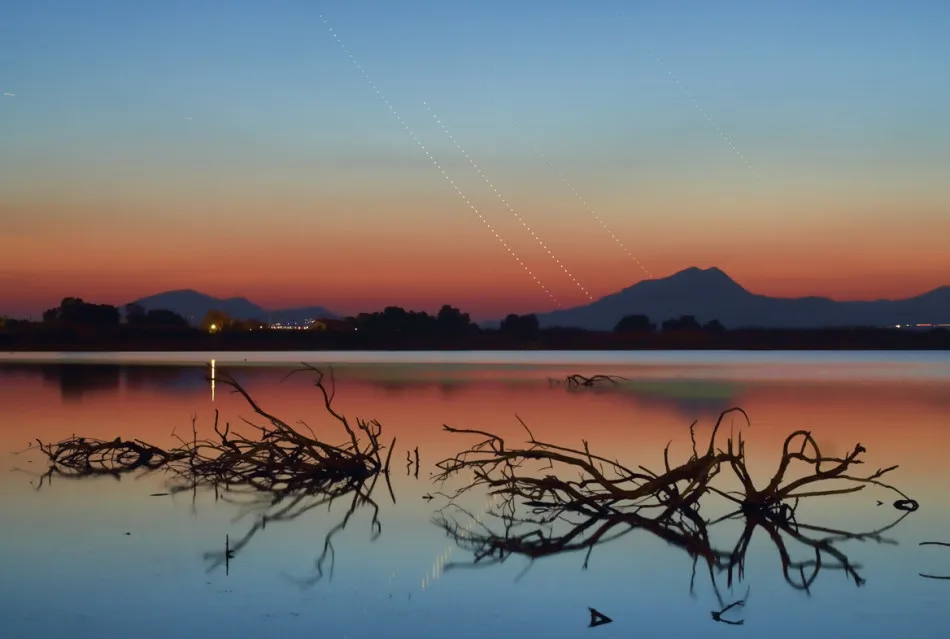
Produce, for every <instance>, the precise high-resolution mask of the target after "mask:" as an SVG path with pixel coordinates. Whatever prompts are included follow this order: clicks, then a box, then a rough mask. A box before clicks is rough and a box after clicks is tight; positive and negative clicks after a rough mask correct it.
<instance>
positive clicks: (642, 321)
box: [614, 315, 656, 333]
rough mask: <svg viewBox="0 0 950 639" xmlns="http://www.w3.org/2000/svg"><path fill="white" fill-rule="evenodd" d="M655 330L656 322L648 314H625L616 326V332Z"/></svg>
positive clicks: (649, 331)
mask: <svg viewBox="0 0 950 639" xmlns="http://www.w3.org/2000/svg"><path fill="white" fill-rule="evenodd" d="M655 330H656V324H654V323H652V322H651V321H650V318H649V317H647V316H646V315H625V316H624V317H623V318H621V320H620V321H619V322H617V325H616V326H614V332H615V333H652V332H653V331H655Z"/></svg>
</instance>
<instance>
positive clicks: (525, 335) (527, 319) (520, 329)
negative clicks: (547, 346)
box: [498, 313, 541, 341]
mask: <svg viewBox="0 0 950 639" xmlns="http://www.w3.org/2000/svg"><path fill="white" fill-rule="evenodd" d="M498 330H499V331H500V332H501V333H503V334H505V335H511V336H512V337H516V338H518V339H520V340H525V341H530V340H535V339H537V338H538V336H539V335H540V334H541V324H540V323H539V322H538V318H537V316H536V315H533V314H532V315H515V314H513V313H512V314H511V315H508V316H507V317H506V318H505V319H503V320H502V322H501V325H500V326H499V327H498Z"/></svg>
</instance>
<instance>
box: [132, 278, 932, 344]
mask: <svg viewBox="0 0 950 639" xmlns="http://www.w3.org/2000/svg"><path fill="white" fill-rule="evenodd" d="M137 303H138V304H141V305H142V306H143V307H144V308H145V309H146V310H151V309H160V308H163V309H168V310H170V311H174V312H176V313H178V314H179V315H182V316H184V317H185V318H187V319H188V320H189V321H191V322H192V323H198V322H200V321H201V318H202V317H204V315H205V313H207V312H208V311H209V310H211V309H217V310H221V311H224V312H226V313H228V314H229V315H230V316H231V317H234V318H235V319H260V320H264V321H267V322H269V323H274V322H301V321H304V320H306V319H309V318H327V319H336V318H338V317H339V316H338V315H337V314H335V313H333V312H332V311H329V310H327V309H326V308H324V307H322V306H308V307H303V308H290V309H280V310H266V309H264V308H263V307H261V306H258V305H257V304H255V303H253V302H251V301H250V300H248V299H246V298H243V297H231V298H227V299H219V298H216V297H212V296H210V295H205V294H204V293H199V292H198V291H193V290H178V291H168V292H166V293H159V294H158V295H152V296H150V297H145V298H142V299H140V300H137ZM373 310H382V309H373ZM463 310H464V309H463ZM634 314H638V315H646V316H648V317H649V318H650V319H651V321H653V322H655V323H657V324H659V323H660V322H662V321H664V320H667V319H672V318H679V317H681V316H683V315H693V316H694V317H695V318H696V319H697V320H698V321H699V322H701V323H705V322H708V321H710V320H714V319H718V320H719V322H720V323H721V324H722V325H723V326H725V327H726V328H745V327H759V328H822V327H834V326H893V325H895V324H916V323H934V324H936V323H950V286H942V287H940V288H936V289H934V290H932V291H930V292H929V293H924V294H923V295H918V296H916V297H911V298H907V299H901V300H875V301H858V302H839V301H835V300H832V299H829V298H826V297H799V298H781V297H769V296H767V295H759V294H757V293H751V292H749V291H748V290H746V289H745V288H743V287H742V286H741V285H739V284H738V283H737V282H736V281H735V280H733V279H732V278H731V277H729V276H728V275H726V273H724V272H723V271H722V270H720V269H718V268H715V267H713V268H707V269H700V268H697V267H691V268H687V269H685V270H683V271H680V272H678V273H675V274H673V275H670V276H669V277H664V278H660V279H654V280H644V281H642V282H638V283H636V284H634V285H633V286H630V287H627V288H625V289H623V290H622V291H618V292H617V293H613V294H611V295H607V296H606V297H602V298H600V299H599V300H596V301H595V302H592V303H590V304H587V305H585V306H578V307H575V308H569V309H564V310H557V311H551V312H546V313H537V314H536V315H537V317H538V321H539V322H540V324H541V326H542V327H550V326H564V327H577V328H586V329H589V330H611V329H613V327H614V326H615V325H616V324H617V322H618V321H620V319H621V318H622V317H623V316H625V315H634ZM499 323H500V320H496V321H492V322H484V323H483V324H482V325H483V326H486V327H492V326H497V325H498V324H499Z"/></svg>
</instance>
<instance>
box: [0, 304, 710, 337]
mask: <svg viewBox="0 0 950 639" xmlns="http://www.w3.org/2000/svg"><path fill="white" fill-rule="evenodd" d="M123 311H124V312H123ZM123 319H124V324H125V325H127V326H130V327H134V328H140V329H149V328H162V329H170V328H171V329H188V328H191V324H190V323H189V322H188V320H187V319H185V318H184V317H182V316H181V315H179V314H178V313H175V312H173V311H170V310H165V309H150V310H146V309H145V308H143V307H142V306H141V305H140V304H135V303H132V304H126V305H125V306H124V307H123V309H122V311H120V310H119V308H118V307H116V306H110V305H108V304H92V303H89V302H86V301H84V300H83V299H82V298H79V297H66V298H64V299H63V300H62V302H61V303H60V305H59V306H57V307H54V308H51V309H48V310H46V311H45V312H44V313H43V323H44V324H52V325H64V326H77V327H99V328H115V327H119V326H120V325H122V324H123ZM0 326H2V325H0ZM198 328H200V329H201V330H202V331H206V332H209V333H228V332H245V331H252V330H262V329H267V328H268V325H267V324H266V323H265V322H264V321H263V320H259V319H240V320H238V319H233V318H232V317H230V316H229V315H228V314H227V313H225V312H224V311H220V310H210V311H208V312H207V313H206V314H205V316H204V317H203V318H202V320H201V322H199V324H198ZM312 328H313V329H315V330H329V331H339V330H343V331H359V332H361V333H363V334H364V335H367V336H372V337H397V336H401V337H410V338H412V337H426V336H437V337H454V338H460V337H465V336H469V335H473V334H475V333H478V332H482V331H483V329H482V328H480V327H479V326H478V324H476V323H475V322H473V321H472V319H471V317H470V316H469V314H468V313H463V312H462V311H461V310H459V309H458V308H455V307H454V306H450V305H448V304H445V305H443V306H442V308H440V309H439V311H438V312H437V313H435V314H434V315H430V314H429V313H427V312H425V311H421V312H420V311H407V310H405V309H403V308H401V307H399V306H387V307H386V308H385V309H383V310H382V311H377V312H374V313H360V314H358V315H354V316H351V317H347V318H346V319H343V320H326V319H322V320H316V321H315V322H314V323H313V326H312ZM657 328H658V327H657V325H656V324H654V323H653V322H651V321H650V318H649V317H648V316H646V315H626V316H625V317H623V318H622V319H621V320H620V321H619V322H617V325H616V326H615V327H614V330H613V332H614V333H618V334H626V335H637V334H639V335H644V334H651V333H655V332H657ZM497 330H498V332H499V333H501V334H502V335H506V336H509V337H512V338H514V339H517V340H520V341H532V340H536V339H538V338H539V337H540V336H541V335H542V333H543V332H544V330H545V329H542V328H541V324H540V322H539V321H538V318H537V316H536V315H534V314H526V315H517V314H514V313H512V314H509V315H508V316H507V317H505V319H504V320H502V321H501V323H500V325H499V327H498V329H497ZM659 330H660V331H661V332H664V333H666V332H671V331H708V332H722V331H725V330H726V329H725V328H724V327H723V326H722V324H720V323H719V321H718V320H712V321H710V322H707V323H705V324H700V323H699V322H698V321H697V320H696V318H695V317H694V316H692V315H684V316H682V317H680V318H677V319H668V320H665V321H664V322H662V324H661V325H660V326H659Z"/></svg>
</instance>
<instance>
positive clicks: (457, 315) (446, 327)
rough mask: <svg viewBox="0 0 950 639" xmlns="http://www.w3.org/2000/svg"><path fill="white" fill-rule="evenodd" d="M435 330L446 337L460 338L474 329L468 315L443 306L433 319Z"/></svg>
mask: <svg viewBox="0 0 950 639" xmlns="http://www.w3.org/2000/svg"><path fill="white" fill-rule="evenodd" d="M435 325H436V330H437V331H438V333H439V334H441V335H444V336H446V337H460V336H462V335H465V334H466V333H468V332H470V331H471V330H472V329H474V328H476V327H475V325H474V324H472V319H471V318H470V317H469V315H468V313H463V312H462V311H460V310H459V309H457V308H455V307H454V306H449V305H448V304H445V305H444V306H443V307H442V308H440V309H439V314H438V315H436V318H435Z"/></svg>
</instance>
